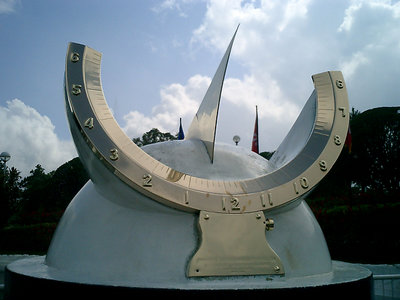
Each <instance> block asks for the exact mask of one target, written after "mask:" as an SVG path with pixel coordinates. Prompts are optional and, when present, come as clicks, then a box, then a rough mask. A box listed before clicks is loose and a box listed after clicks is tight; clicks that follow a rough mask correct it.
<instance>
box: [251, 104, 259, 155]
mask: <svg viewBox="0 0 400 300" xmlns="http://www.w3.org/2000/svg"><path fill="white" fill-rule="evenodd" d="M251 151H253V152H255V153H259V147H258V107H257V105H256V121H255V124H254V133H253V141H252V144H251Z"/></svg>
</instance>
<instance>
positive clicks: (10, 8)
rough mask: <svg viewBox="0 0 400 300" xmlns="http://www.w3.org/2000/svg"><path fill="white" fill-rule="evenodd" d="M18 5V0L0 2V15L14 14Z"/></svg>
mask: <svg viewBox="0 0 400 300" xmlns="http://www.w3.org/2000/svg"><path fill="white" fill-rule="evenodd" d="M18 3H19V1H18V0H0V14H8V13H12V12H14V11H15V7H16V6H17V4H18Z"/></svg>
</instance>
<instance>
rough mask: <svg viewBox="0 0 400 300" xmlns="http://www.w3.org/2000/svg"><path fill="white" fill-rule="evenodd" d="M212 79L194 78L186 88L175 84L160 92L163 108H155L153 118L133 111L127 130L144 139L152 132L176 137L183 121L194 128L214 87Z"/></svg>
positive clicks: (159, 106)
mask: <svg viewBox="0 0 400 300" xmlns="http://www.w3.org/2000/svg"><path fill="white" fill-rule="evenodd" d="M210 82H211V79H210V78H209V77H205V76H201V75H194V76H192V77H191V78H189V80H188V81H187V83H186V85H183V84H179V83H173V84H171V85H168V86H165V87H163V88H162V89H161V91H160V98H161V102H160V104H158V105H156V106H154V107H153V108H152V114H151V116H145V115H143V114H142V113H140V112H138V111H131V112H129V113H128V114H126V115H125V116H124V117H123V119H124V121H125V125H124V126H123V130H124V131H125V133H126V134H127V135H128V136H129V137H131V138H134V137H140V136H142V134H143V133H145V132H147V131H149V130H150V129H152V128H158V129H159V130H160V131H162V132H171V133H172V134H175V133H177V132H178V129H179V118H182V119H183V121H182V122H183V124H190V122H191V121H192V120H191V118H193V116H194V114H195V113H196V111H197V109H198V106H199V104H200V102H201V100H202V99H203V97H204V94H205V92H206V90H207V88H208V85H209V84H210Z"/></svg>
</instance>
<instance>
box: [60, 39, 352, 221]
mask: <svg viewBox="0 0 400 300" xmlns="http://www.w3.org/2000/svg"><path fill="white" fill-rule="evenodd" d="M100 63H101V54H100V53H99V52H97V51H95V50H93V49H91V48H89V47H87V46H84V45H80V44H76V43H70V44H69V47H68V52H67V56H66V71H65V98H66V102H67V107H68V108H67V114H68V115H69V116H70V117H69V118H68V119H69V122H70V123H71V122H74V123H75V124H74V126H72V125H71V124H70V127H71V131H72V130H75V131H79V132H75V133H73V136H74V134H78V135H81V137H83V139H84V140H85V141H86V144H85V145H83V146H84V147H89V148H90V149H91V150H92V151H93V153H94V154H95V155H96V156H97V158H98V159H100V160H101V161H102V162H103V163H104V165H106V166H107V168H108V169H109V170H110V171H111V172H112V173H114V174H115V176H117V177H118V178H119V179H120V180H122V181H123V182H125V183H126V184H128V185H129V186H131V187H132V188H133V189H134V190H136V191H139V192H140V193H143V194H145V195H146V196H148V197H150V198H152V199H154V200H156V201H159V202H161V203H164V204H166V205H169V206H172V207H175V208H178V209H182V210H186V211H200V210H205V211H209V212H218V213H247V212H256V211H260V210H268V209H272V208H275V207H278V206H281V205H283V204H286V203H287V202H290V201H293V200H295V199H297V198H298V197H300V196H301V195H303V194H304V193H306V192H308V191H310V189H311V188H312V187H314V186H315V185H316V184H317V183H318V182H319V181H320V180H321V179H322V178H323V177H324V176H325V175H326V174H327V173H328V171H329V170H330V169H331V167H332V166H333V164H334V163H335V161H336V159H337V158H338V156H339V154H340V152H341V150H342V147H343V145H344V141H345V138H346V134H347V130H348V123H349V113H348V100H347V91H346V87H345V83H344V80H343V77H342V74H341V72H336V71H335V72H325V73H321V74H317V75H314V76H313V77H312V78H313V81H314V86H315V91H314V93H313V94H312V95H311V97H310V100H309V101H316V103H315V105H314V106H315V108H316V109H315V119H314V122H313V124H312V125H313V126H312V129H311V131H310V133H309V135H308V137H307V140H306V142H305V143H304V146H302V148H301V149H300V150H299V151H298V153H296V155H295V156H294V157H293V158H291V159H290V160H289V161H285V162H284V163H282V164H281V166H279V168H277V169H276V170H275V171H273V172H271V173H268V174H265V175H263V176H260V177H257V178H252V179H247V180H238V181H215V180H210V179H205V178H199V177H194V176H191V175H188V174H184V173H181V172H179V171H177V170H174V169H172V168H170V167H169V166H166V165H165V164H163V163H161V162H159V161H157V160H156V159H154V158H152V157H151V156H150V155H148V154H147V153H145V152H144V151H143V150H142V149H140V148H139V147H138V146H136V145H135V143H133V141H132V140H131V139H130V138H129V137H128V136H126V134H125V133H124V132H123V131H122V129H121V128H120V127H119V125H118V124H117V122H116V121H115V119H114V117H113V116H112V113H111V111H110V109H109V108H108V105H107V103H106V100H105V98H104V94H103V89H102V85H101V79H100ZM75 125H76V126H75ZM74 138H75V136H74ZM76 144H77V143H76ZM83 146H82V145H80V144H79V145H78V144H77V147H83ZM78 152H79V149H78ZM89 173H90V172H89Z"/></svg>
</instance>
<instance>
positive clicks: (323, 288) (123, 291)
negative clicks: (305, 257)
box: [5, 257, 372, 300]
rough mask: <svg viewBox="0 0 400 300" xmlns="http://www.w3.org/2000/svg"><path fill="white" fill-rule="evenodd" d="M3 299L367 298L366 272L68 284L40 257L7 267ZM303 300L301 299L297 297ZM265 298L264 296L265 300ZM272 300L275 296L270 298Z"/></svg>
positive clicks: (340, 266)
mask: <svg viewBox="0 0 400 300" xmlns="http://www.w3.org/2000/svg"><path fill="white" fill-rule="evenodd" d="M5 275H6V276H5V299H10V300H11V299H36V298H37V299H83V298H87V297H91V298H92V299H98V298H100V297H101V298H102V299H128V297H129V298H131V299H134V297H144V296H146V297H149V296H158V297H162V298H164V299H165V298H166V297H170V296H179V297H191V298H193V297H195V298H196V299H197V298H200V297H202V298H204V297H206V298H208V299H209V298H210V297H211V298H218V299H232V298H234V299H238V298H244V297H251V296H255V297H268V299H271V297H278V298H280V299H282V298H283V299H295V298H296V299H324V300H325V299H340V298H342V299H343V298H344V299H372V273H371V272H370V271H369V270H368V269H366V268H363V267H361V266H359V265H354V264H349V263H344V262H340V261H333V264H332V272H329V273H326V274H319V275H316V276H306V277H293V278H290V279H287V278H285V277H280V276H240V277H219V278H215V277H214V278H190V279H187V281H186V282H185V283H178V282H177V283H176V284H175V286H174V287H171V286H170V285H169V284H168V285H164V284H162V283H160V284H154V286H153V287H148V286H144V285H136V284H135V283H134V282H133V283H132V284H131V285H106V284H93V283H90V282H89V281H86V282H85V281H81V282H74V281H71V280H65V278H67V277H68V278H70V276H66V274H63V271H61V270H57V269H55V268H52V267H49V266H47V265H46V264H45V257H33V258H27V259H22V260H19V261H16V262H13V263H11V264H9V265H8V266H7V268H6V274H5ZM303 297H304V298H303ZM265 299H267V298H265ZM275 299H276V298H275Z"/></svg>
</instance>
